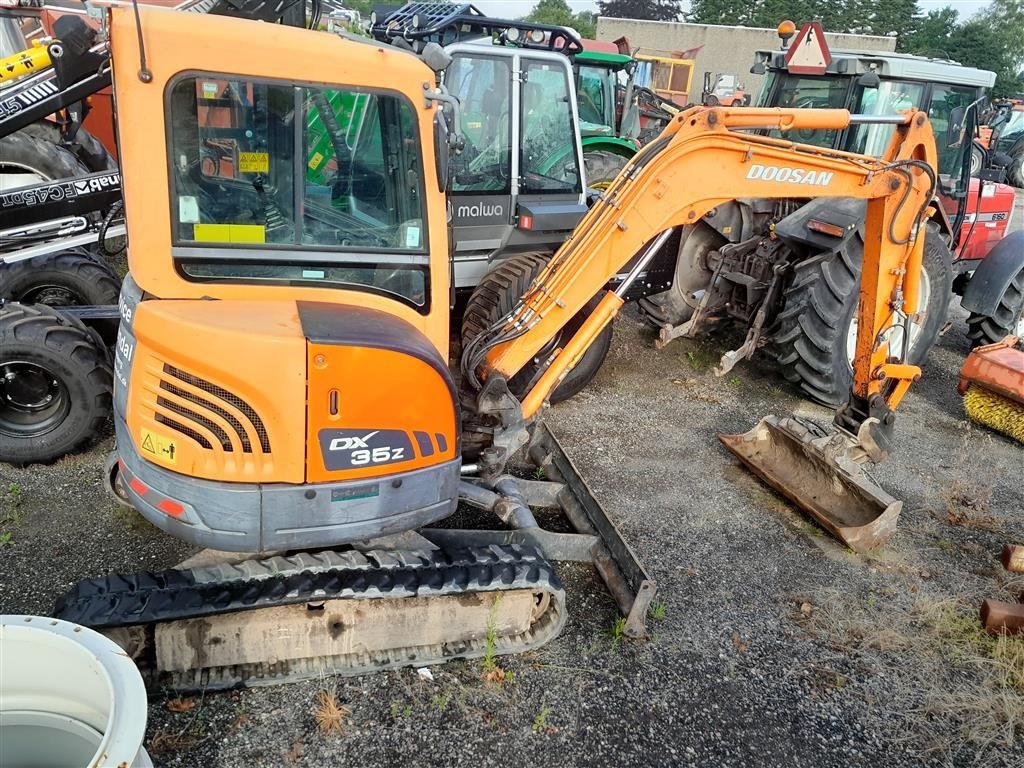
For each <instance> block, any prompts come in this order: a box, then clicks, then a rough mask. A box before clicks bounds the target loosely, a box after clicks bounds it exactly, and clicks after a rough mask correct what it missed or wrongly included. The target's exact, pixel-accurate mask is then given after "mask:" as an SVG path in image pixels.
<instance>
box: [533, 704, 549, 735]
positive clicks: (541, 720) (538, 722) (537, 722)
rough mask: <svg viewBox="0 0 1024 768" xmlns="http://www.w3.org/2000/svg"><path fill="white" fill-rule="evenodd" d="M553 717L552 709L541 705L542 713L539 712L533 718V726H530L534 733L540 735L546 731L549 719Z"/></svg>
mask: <svg viewBox="0 0 1024 768" xmlns="http://www.w3.org/2000/svg"><path fill="white" fill-rule="evenodd" d="M550 715H551V707H549V706H548V705H547V704H541V705H540V711H538V712H537V715H536V717H534V718H533V725H532V726H530V727H531V729H532V730H533V732H534V733H540V732H541V731H546V730H548V728H549V727H550V726H548V717H549V716H550Z"/></svg>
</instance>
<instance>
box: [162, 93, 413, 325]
mask: <svg viewBox="0 0 1024 768" xmlns="http://www.w3.org/2000/svg"><path fill="white" fill-rule="evenodd" d="M167 113H168V120H169V122H170V125H169V130H170V135H171V142H170V150H169V151H170V158H169V160H170V166H171V170H172V174H171V177H172V211H171V215H172V228H173V235H174V238H173V239H174V245H175V246H176V248H175V254H174V255H175V260H176V262H177V265H178V268H179V271H180V272H181V273H182V274H183V275H184V276H185V277H186V279H191V280H196V281H212V280H232V281H235V282H240V281H241V282H257V281H259V282H273V283H284V284H290V285H292V284H329V285H336V286H338V287H345V288H354V289H357V290H367V291H371V292H378V293H382V294H385V295H390V296H393V297H394V298H397V299H399V300H401V301H403V302H405V303H408V304H411V305H413V306H415V307H417V308H420V309H421V310H423V311H425V308H426V306H427V281H426V278H427V262H428V259H427V256H426V246H427V241H426V231H425V212H424V209H423V200H424V193H423V186H422V179H421V178H420V167H421V165H420V163H421V158H420V150H419V145H418V138H417V131H416V121H415V118H414V112H413V108H412V106H411V105H410V104H409V103H408V102H407V101H406V100H405V99H404V98H402V97H399V96H396V95H393V94H387V93H380V92H368V91H363V90H355V89H352V90H346V89H339V88H307V87H295V86H293V85H283V84H276V83H267V82H260V81H254V80H245V79H237V78H232V77H228V76H217V75H210V76H189V77H184V78H181V79H179V80H177V81H176V82H174V83H173V85H172V86H171V90H170V93H169V103H168V109H167Z"/></svg>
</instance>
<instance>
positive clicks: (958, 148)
mask: <svg viewBox="0 0 1024 768" xmlns="http://www.w3.org/2000/svg"><path fill="white" fill-rule="evenodd" d="M976 98H977V96H976V93H975V90H974V89H973V88H964V87H959V88H958V87H956V86H954V85H938V84H936V85H933V86H932V99H931V103H930V104H929V105H928V120H929V122H931V124H932V132H933V133H934V134H935V146H936V148H937V149H938V152H939V175H940V176H945V177H946V178H947V179H949V180H952V181H954V182H955V181H959V180H960V177H961V175H962V173H963V162H964V153H966V152H970V151H971V137H970V136H968V135H966V134H964V133H962V131H963V126H959V129H960V131H961V135H960V138H959V140H958V141H957V140H955V139H954V141H953V142H952V143H953V144H954V146H949V144H950V143H951V142H950V136H949V130H950V125H949V118H950V113H951V112H952V111H953V110H954V109H956V108H957V107H962V108H963V109H964V110H966V109H967V107H969V106H970V105H971V103H972V102H973V101H974V100H975V99H976ZM961 122H963V120H961Z"/></svg>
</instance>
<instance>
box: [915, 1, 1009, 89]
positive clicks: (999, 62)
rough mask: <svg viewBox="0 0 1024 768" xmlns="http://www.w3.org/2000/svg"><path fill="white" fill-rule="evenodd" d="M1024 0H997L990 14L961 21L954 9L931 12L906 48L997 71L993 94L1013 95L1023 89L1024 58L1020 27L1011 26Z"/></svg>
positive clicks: (920, 53)
mask: <svg viewBox="0 0 1024 768" xmlns="http://www.w3.org/2000/svg"><path fill="white" fill-rule="evenodd" d="M1022 7H1024V3H1022V2H1021V0H994V2H993V3H992V6H991V7H990V9H989V10H990V13H986V14H984V15H979V16H975V17H972V18H970V19H967V20H966V21H959V20H958V18H957V13H956V11H955V10H953V9H952V8H948V7H947V8H942V9H941V10H936V11H930V12H929V13H928V14H927V15H926V16H925V17H924V18H922V19H919V20H918V22H917V25H916V29H915V30H914V31H913V33H912V34H910V35H908V36H907V39H906V45H905V48H904V50H906V51H908V52H910V53H916V54H918V55H919V56H934V57H943V58H949V59H953V60H954V61H958V62H960V63H961V64H964V65H966V66H968V67H977V68H978V69H987V70H990V71H992V72H995V73H996V84H995V86H993V88H992V95H993V96H1011V95H1013V94H1015V93H1017V92H1019V91H1020V90H1021V81H1020V77H1019V75H1018V72H1019V71H1020V67H1021V61H1022V59H1024V43H1022V41H1021V39H1020V32H1019V30H1020V27H1019V26H1018V27H1016V28H1014V27H1012V26H1008V25H1012V24H1013V23H1014V21H1013V20H1014V14H1015V13H1024V9H1022Z"/></svg>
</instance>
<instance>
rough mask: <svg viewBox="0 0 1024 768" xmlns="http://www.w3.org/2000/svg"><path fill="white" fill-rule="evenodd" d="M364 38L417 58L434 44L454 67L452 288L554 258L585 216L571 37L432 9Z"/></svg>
mask: <svg viewBox="0 0 1024 768" xmlns="http://www.w3.org/2000/svg"><path fill="white" fill-rule="evenodd" d="M371 32H372V34H373V35H374V37H375V38H377V39H378V40H380V41H382V42H387V43H390V44H393V45H398V46H399V47H401V46H406V47H410V48H413V49H415V50H419V49H420V48H422V46H424V45H426V44H427V43H430V42H434V43H438V44H440V45H443V46H444V49H445V52H446V53H447V54H448V55H449V56H451V59H452V61H451V63H450V64H449V66H448V67H447V68H446V69H445V71H444V72H443V74H442V75H441V76H440V80H441V82H443V84H444V86H445V87H446V89H447V90H448V92H449V93H451V94H452V95H453V96H454V97H455V98H456V99H457V100H458V102H459V106H458V113H459V132H460V134H461V135H462V137H463V141H464V146H463V148H462V151H461V152H458V153H456V154H455V155H453V157H452V178H451V188H450V194H451V197H450V201H451V224H452V238H451V239H452V258H453V274H454V287H455V288H456V289H464V288H472V287H473V286H475V285H476V284H477V283H479V282H480V279H481V278H482V277H483V275H484V273H485V272H486V271H487V269H488V267H489V265H490V263H491V262H492V261H493V260H494V259H496V258H501V257H503V256H506V255H511V254H515V253H526V252H538V251H539V252H553V251H554V250H555V249H556V248H557V247H558V246H559V245H561V244H562V242H563V241H564V240H565V238H566V236H567V235H568V234H569V232H571V231H572V230H573V228H574V227H575V226H576V224H577V222H578V221H579V220H580V218H581V217H582V216H583V214H584V213H585V212H586V210H587V208H586V198H585V189H586V178H585V169H584V162H583V150H582V146H581V142H580V127H579V123H578V119H577V103H576V89H575V83H574V73H573V69H572V64H571V57H572V56H573V55H575V54H576V53H578V52H579V51H581V50H582V46H581V44H580V42H579V38H578V37H576V35H575V33H573V32H572V31H571V30H568V29H565V28H563V27H556V26H551V25H544V24H534V23H532V22H526V21H516V20H503V19H491V18H489V17H486V16H484V15H483V14H481V13H480V12H479V11H478V10H477V9H476V8H475V7H474V6H472V5H469V4H464V5H455V4H451V5H449V4H444V5H441V4H437V3H409V4H407V5H405V6H402V7H401V8H399V9H398V10H396V11H394V12H392V13H390V14H389V15H388V16H387V17H386V18H383V19H379V18H377V17H376V16H374V17H372V25H371Z"/></svg>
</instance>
